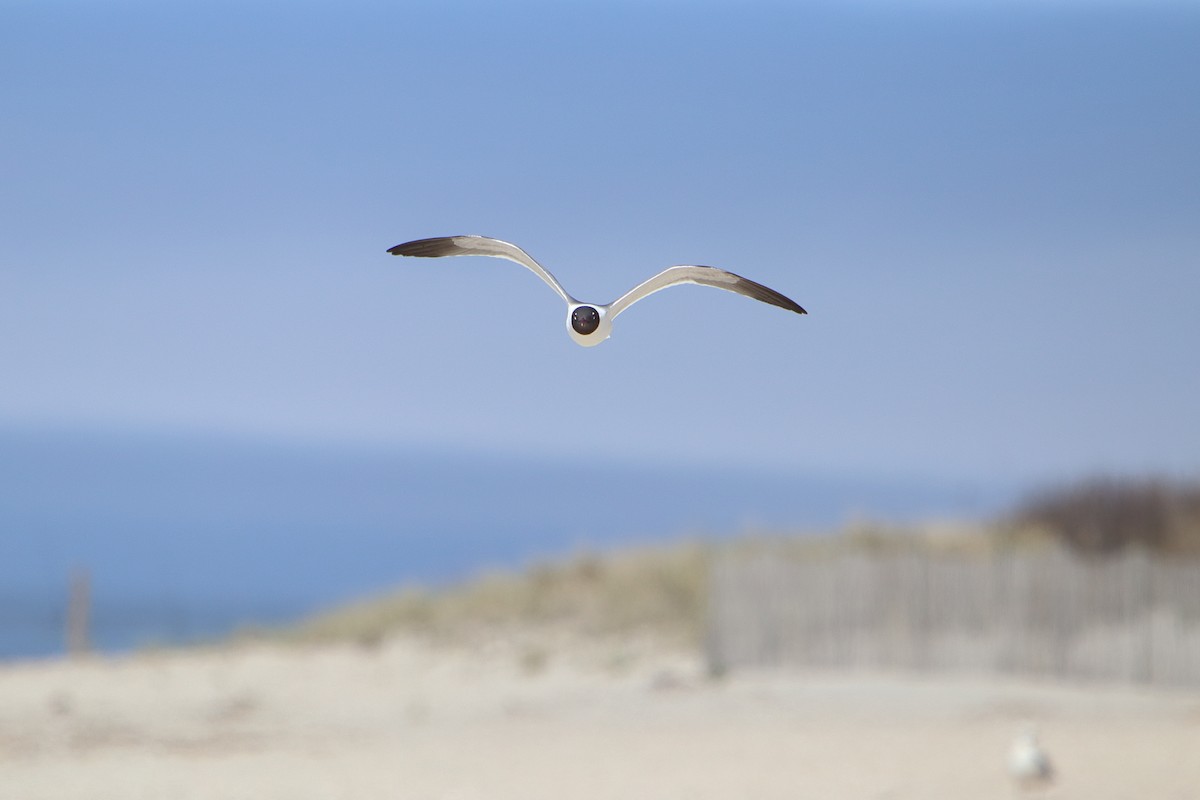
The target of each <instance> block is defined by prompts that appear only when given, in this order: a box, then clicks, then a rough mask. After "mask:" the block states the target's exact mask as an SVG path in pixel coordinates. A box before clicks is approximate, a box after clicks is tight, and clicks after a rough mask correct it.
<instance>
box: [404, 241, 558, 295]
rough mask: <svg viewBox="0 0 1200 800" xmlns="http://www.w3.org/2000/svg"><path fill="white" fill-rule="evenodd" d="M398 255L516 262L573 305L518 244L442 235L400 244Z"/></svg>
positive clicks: (555, 282)
mask: <svg viewBox="0 0 1200 800" xmlns="http://www.w3.org/2000/svg"><path fill="white" fill-rule="evenodd" d="M388 252H389V253H391V254H392V255H394V256H414V257H416V258H441V257H442V256H496V257H498V258H507V259H508V260H509V261H515V262H516V263H518V264H520V265H521V266H523V267H525V268H527V269H529V270H530V271H532V272H533V273H534V274H535V275H537V276H538V277H539V278H541V279H542V280H544V281H545V282H546V283H548V284H550V288H551V289H553V290H554V291H556V292H558V296H559V297H561V298H562V299H563V300H565V301H566V302H568V303H570V302H571V296H570V295H569V294H567V292H566V290H565V289H563V287H562V284H560V283H559V282H558V281H557V280H556V279H555V278H554V276H553V275H551V274H550V273H549V271H547V270H546V268H545V267H543V266H542V265H541V264H539V263H537V262H536V261H534V260H533V257H532V256H530V255H529V253H526V252H525V251H524V250H522V249H521V248H519V247H517V246H516V245H515V244H509V243H508V242H502V241H500V240H499V239H490V238H488V237H487V236H439V237H437V238H434V239H417V240H416V241H413V242H405V243H404V244H398V245H396V246H395V247H392V248H390V249H389V250H388Z"/></svg>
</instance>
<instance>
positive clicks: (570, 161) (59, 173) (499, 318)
mask: <svg viewBox="0 0 1200 800" xmlns="http://www.w3.org/2000/svg"><path fill="white" fill-rule="evenodd" d="M0 107H2V108H3V109H4V113H3V115H2V116H0V219H2V220H3V226H2V232H0V244H2V245H3V255H2V257H0V381H2V382H3V390H2V391H0V424H2V425H5V426H8V427H16V428H23V427H34V426H50V427H79V428H87V427H108V428H118V429H119V428H137V429H151V430H163V431H181V432H188V433H189V434H194V433H196V432H205V431H213V432H220V433H222V434H230V433H232V434H235V435H243V434H244V435H249V436H255V437H271V438H282V439H297V440H306V441H307V440H311V441H329V442H374V443H382V444H384V445H389V444H392V443H394V444H396V445H397V446H404V445H409V444H418V445H421V446H427V445H433V446H446V447H453V448H463V447H467V448H473V447H478V448H481V449H484V450H488V451H493V452H501V453H505V452H511V453H522V454H539V453H546V452H562V451H564V450H566V451H568V452H572V453H577V454H579V457H580V458H581V459H590V458H619V459H625V460H630V461H640V462H647V463H664V464H678V463H692V464H697V463H700V464H722V465H730V464H733V465H748V466H755V467H768V468H779V469H785V470H787V469H796V470H805V471H830V472H839V473H858V474H861V473H868V474H873V475H884V476H886V475H903V476H915V477H919V478H923V479H924V478H928V479H943V478H950V477H953V478H967V479H970V480H978V481H982V482H986V481H1005V482H1036V481H1040V480H1045V479H1061V478H1069V477H1073V476H1076V475H1080V474H1085V473H1090V472H1095V471H1115V472H1128V473H1142V472H1160V473H1167V474H1172V475H1184V476H1193V477H1194V476H1197V475H1198V474H1200V446H1198V444H1200V423H1198V421H1197V420H1198V418H1200V417H1198V415H1197V409H1200V344H1198V343H1200V315H1198V314H1197V313H1196V308H1195V307H1196V302H1197V298H1198V297H1200V224H1198V221H1200V145H1198V144H1197V143H1200V6H1197V5H1195V4H1157V5H1156V4H1140V3H1139V4H1133V3H1130V4H1128V5H1123V4H1111V3H1109V4H1104V5H1089V4H1084V3H1068V4H1062V5H1055V4H1040V3H1038V4H1034V3H1029V4H1015V5H1008V4H999V3H996V4H991V3H988V4H968V6H952V5H948V4H946V5H943V4H935V3H905V2H895V3H856V4H849V5H846V4H832V3H831V4H811V3H809V4H805V3H799V4H766V3H741V4H734V3H703V4H698V5H689V4H676V3H671V4H667V3H660V4H647V5H641V4H634V3H620V4H608V5H600V4H588V3H582V4H571V5H566V4H563V5H551V4H535V3H517V4H515V5H509V4H506V5H504V6H503V8H502V9H501V8H498V7H497V8H493V7H491V6H489V5H483V4H478V5H476V4H464V3H456V4H446V5H438V6H437V7H436V8H434V7H432V6H428V7H427V6H419V7H418V6H414V7H407V6H402V5H399V4H388V3H349V4H337V6H336V7H335V6H334V5H333V4H328V5H326V4H315V3H309V4H304V3H301V4H285V3H265V2H251V3H247V4H235V3H217V4H206V5H188V4H172V5H169V6H162V5H159V4H150V3H139V2H120V3H116V2H114V3H65V2H59V3H55V2H39V3H11V2H8V3H3V2H0ZM458 233H481V234H486V235H491V236H496V237H499V238H503V239H507V240H509V241H513V242H516V243H517V244H519V245H521V246H523V247H524V248H526V249H527V250H528V251H529V252H530V253H532V254H533V256H534V257H535V258H537V259H539V260H540V261H541V262H542V263H543V264H545V265H546V266H547V267H548V268H549V269H551V270H552V271H554V272H555V273H556V275H557V276H558V277H559V279H560V280H561V281H562V282H563V283H564V285H566V287H567V289H568V290H569V291H571V292H572V293H573V294H575V295H576V296H578V297H581V298H583V299H589V300H595V301H598V302H607V301H609V300H611V299H613V298H615V297H616V296H618V295H619V294H621V293H623V292H624V291H625V290H627V289H628V288H630V287H632V286H633V285H634V284H636V283H638V282H640V281H641V280H642V279H644V278H646V277H648V276H649V275H651V274H653V273H654V272H657V271H658V270H659V269H661V268H663V267H666V266H668V265H671V264H678V263H703V264H712V265H717V266H722V267H725V268H727V269H731V270H733V271H736V272H739V273H741V274H744V275H747V276H749V277H752V278H754V279H756V280H758V281H760V282H762V283H766V284H767V285H770V286H772V287H774V288H776V289H778V290H780V291H782V292H784V293H785V294H787V295H789V296H791V297H793V298H795V299H796V300H797V301H798V302H800V303H801V304H802V305H804V306H805V307H806V308H808V309H809V311H810V315H809V316H808V317H804V318H801V317H797V316H795V315H790V314H786V313H784V312H782V311H780V310H778V309H774V308H770V307H767V306H764V305H760V304H756V303H753V302H750V301H748V300H745V299H743V298H739V297H735V296H733V295H729V294H725V293H719V292H715V291H712V290H709V289H703V288H699V287H684V288H680V289H673V290H671V291H668V292H663V293H660V294H657V295H655V296H654V297H653V298H651V299H648V300H646V301H643V302H642V303H640V304H638V305H637V306H636V307H635V308H634V309H632V310H631V311H629V312H628V313H627V314H626V315H623V316H622V317H621V319H620V321H619V322H620V324H619V325H618V326H617V328H616V331H615V333H614V335H613V337H612V339H611V340H610V341H608V342H606V343H605V344H604V345H603V346H601V347H598V348H594V349H591V350H583V349H581V348H579V347H577V346H576V345H574V344H573V343H571V341H570V340H569V339H568V337H567V336H566V333H565V331H564V330H563V327H562V326H563V321H562V316H563V309H562V307H561V303H560V301H559V300H558V298H557V297H556V296H555V295H554V294H553V293H552V292H551V291H550V290H549V289H547V288H546V287H545V286H543V285H542V284H541V283H540V282H539V281H538V280H537V279H536V278H535V277H534V276H532V275H530V274H529V273H527V272H526V271H524V270H522V269H521V268H519V267H517V266H515V265H512V264H509V263H507V262H502V261H495V260H489V259H453V260H446V261H411V260H400V259H395V258H393V257H391V256H388V255H386V253H385V250H386V249H387V248H388V247H390V246H391V245H394V244H396V243H398V242H401V241H405V240H407V239H412V238H421V237H426V236H435V235H446V234H458Z"/></svg>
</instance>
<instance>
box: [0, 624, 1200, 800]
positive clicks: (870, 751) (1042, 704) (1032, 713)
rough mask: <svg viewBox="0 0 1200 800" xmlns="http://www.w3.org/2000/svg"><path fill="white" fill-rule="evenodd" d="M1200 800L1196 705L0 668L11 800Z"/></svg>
mask: <svg viewBox="0 0 1200 800" xmlns="http://www.w3.org/2000/svg"><path fill="white" fill-rule="evenodd" d="M1028 724H1032V725H1036V727H1037V729H1038V731H1039V734H1040V737H1041V740H1042V742H1043V744H1044V746H1045V748H1046V750H1047V751H1048V752H1049V754H1050V756H1051V758H1052V759H1053V762H1054V764H1055V767H1056V769H1057V772H1058V779H1057V780H1056V782H1055V783H1054V785H1053V786H1051V787H1050V788H1049V789H1048V790H1046V791H1044V792H1043V794H1044V796H1048V797H1060V798H1088V800H1105V799H1106V798H1114V799H1115V798H1130V799H1131V800H1132V799H1134V798H1139V799H1140V798H1164V799H1167V800H1175V799H1178V800H1184V799H1185V798H1200V695H1197V694H1196V693H1194V692H1174V691H1164V690H1153V691H1151V690H1139V689H1135V688H1127V687H1126V688H1122V687H1072V686H1064V685H1061V684H1054V683H1042V682H1021V681H1012V680H997V679H988V678H971V677H959V678H935V677H922V676H905V675H875V674H852V675H836V674H815V673H764V672H739V673H735V674H732V675H728V676H725V677H722V678H719V679H713V678H710V677H708V676H706V675H705V672H704V669H703V664H702V663H701V662H700V660H699V659H698V658H696V657H694V656H691V655H689V654H686V653H682V652H672V651H669V650H663V649H657V648H655V647H653V646H652V645H651V644H649V643H638V642H629V641H624V642H615V641H609V642H595V641H575V642H572V641H570V640H568V639H566V638H563V639H558V640H551V641H540V642H538V643H537V644H536V645H534V644H531V643H530V642H528V641H526V642H518V641H514V640H506V639H498V640H496V641H493V642H491V643H485V644H483V645H481V646H479V647H473V648H464V647H444V646H443V647H434V646H432V645H429V644H426V643H422V642H419V641H416V640H412V639H404V638H393V639H389V640H387V641H385V642H383V643H381V644H378V645H377V646H374V647H362V646H355V645H328V646H322V647H307V648H304V647H296V646H283V645H268V644H244V645H233V646H228V647H224V648H219V649H217V648H214V649H196V650H180V651H163V652H148V653H140V654H135V655H131V656H127V657H119V658H101V657H92V658H85V659H79V660H61V661H41V662H24V663H10V664H5V665H2V666H0V798H4V800H8V799H9V798H12V799H13V800H38V799H39V798H54V799H55V800H66V799H68V798H114V800H115V799H116V798H120V799H121V800H133V799H134V798H156V799H160V798H205V799H206V800H212V799H213V798H248V799H249V798H254V799H255V800H264V799H265V798H281V799H282V798H287V800H303V799H304V798H323V799H324V798H445V799H446V800H450V799H451V798H454V799H455V800H467V799H468V798H480V799H482V798H487V799H488V800H496V799H497V798H514V800H515V799H516V798H521V799H522V800H530V799H531V798H564V797H572V798H629V797H644V798H663V799H666V798H680V799H681V800H682V799H683V798H688V799H689V800H706V799H707V798H713V799H714V800H715V799H716V798H758V799H761V800H774V799H775V798H780V799H781V800H782V798H796V797H817V798H830V797H839V798H894V799H897V800H898V799H899V798H943V797H944V798H964V797H970V798H1012V797H1014V796H1015V795H1016V794H1017V790H1016V788H1015V786H1014V784H1013V783H1012V781H1011V780H1010V779H1009V778H1008V776H1007V774H1006V771H1005V758H1006V753H1007V749H1008V746H1009V743H1010V742H1011V741H1012V739H1013V737H1014V735H1015V734H1016V733H1017V732H1019V731H1020V730H1021V729H1022V727H1023V726H1025V725H1028Z"/></svg>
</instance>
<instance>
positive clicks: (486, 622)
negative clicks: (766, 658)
mask: <svg viewBox="0 0 1200 800" xmlns="http://www.w3.org/2000/svg"><path fill="white" fill-rule="evenodd" d="M712 553H713V547H712V546H711V545H709V544H704V543H699V542H689V543H681V544H675V545H667V546H661V547H645V548H638V549H633V550H627V551H620V552H614V553H610V554H606V555H604V556H599V555H590V554H589V555H579V556H575V557H573V558H569V559H566V560H563V561H560V562H551V563H544V564H539V565H537V566H534V567H531V568H529V569H528V570H525V571H520V572H508V573H491V574H486V575H482V576H480V577H477V578H475V579H473V580H470V581H467V582H464V583H462V584H459V585H455V586H450V587H447V588H443V589H436V590H434V589H420V588H408V589H403V590H399V591H396V592H394V593H390V594H386V595H383V596H379V597H373V598H367V599H364V600H362V601H361V602H357V603H352V604H350V605H346V606H343V607H341V608H337V609H333V610H331V611H329V612H326V613H323V614H320V615H317V616H314V617H312V618H310V619H308V620H305V621H303V622H301V623H299V624H297V625H295V626H293V627H291V628H288V629H286V630H284V631H281V632H279V634H278V635H279V636H280V637H281V638H282V639H284V640H285V641H292V642H298V643H318V642H331V641H357V642H359V643H361V644H364V645H370V644H374V643H377V642H379V641H381V640H382V639H384V638H386V637H388V636H391V635H396V634H403V635H412V636H418V637H422V638H425V639H428V640H431V641H433V642H444V643H469V642H471V641H477V640H480V639H484V638H490V637H494V636H496V635H497V634H502V633H503V632H504V631H505V630H512V629H515V628H518V627H520V628H521V629H522V630H530V629H535V630H537V629H541V630H567V631H570V632H571V633H574V634H578V635H580V636H587V637H600V636H628V635H631V634H637V635H647V636H652V637H654V638H655V639H658V640H660V641H664V642H666V643H670V644H675V645H679V646H689V645H694V644H695V643H697V642H699V640H700V636H701V628H702V625H703V619H704V605H705V602H706V596H707V584H708V573H709V565H710V561H711V558H712Z"/></svg>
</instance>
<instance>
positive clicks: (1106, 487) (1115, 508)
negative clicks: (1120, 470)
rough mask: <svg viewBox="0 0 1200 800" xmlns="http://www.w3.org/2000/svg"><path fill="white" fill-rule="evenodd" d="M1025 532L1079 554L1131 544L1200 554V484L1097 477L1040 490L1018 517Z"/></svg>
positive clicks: (1116, 549) (1016, 518) (1020, 511)
mask: <svg viewBox="0 0 1200 800" xmlns="http://www.w3.org/2000/svg"><path fill="white" fill-rule="evenodd" d="M1014 522H1015V523H1016V527H1017V528H1019V529H1026V530H1027V529H1031V528H1032V529H1042V530H1045V531H1046V532H1048V533H1049V534H1051V535H1052V536H1055V537H1057V538H1059V539H1060V540H1061V541H1062V542H1063V543H1065V544H1066V545H1067V546H1069V547H1070V548H1072V549H1073V550H1075V551H1077V552H1083V553H1092V554H1101V555H1103V554H1108V553H1115V552H1118V551H1120V550H1121V549H1122V548H1124V547H1127V546H1129V545H1140V546H1143V547H1146V548H1148V549H1151V550H1158V551H1165V552H1192V553H1197V552H1200V485H1180V484H1175V483H1171V482H1168V481H1164V480H1157V479H1148V480H1130V479H1120V478H1092V479H1089V480H1086V481H1083V482H1081V483H1076V484H1073V485H1069V486H1060V487H1055V488H1050V489H1046V490H1044V491H1041V492H1038V493H1036V494H1034V495H1032V496H1031V497H1030V498H1029V499H1027V500H1026V501H1025V502H1024V503H1023V504H1021V505H1020V506H1019V507H1018V508H1017V509H1016V511H1015V513H1014Z"/></svg>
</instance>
